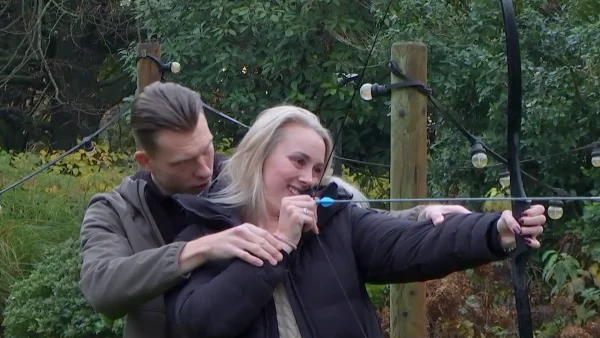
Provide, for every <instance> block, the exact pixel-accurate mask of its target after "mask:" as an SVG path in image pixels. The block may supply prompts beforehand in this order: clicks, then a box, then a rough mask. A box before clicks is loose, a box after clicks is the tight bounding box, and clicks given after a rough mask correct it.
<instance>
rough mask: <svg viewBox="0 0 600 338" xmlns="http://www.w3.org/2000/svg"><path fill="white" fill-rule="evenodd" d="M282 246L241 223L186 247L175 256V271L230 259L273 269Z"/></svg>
mask: <svg viewBox="0 0 600 338" xmlns="http://www.w3.org/2000/svg"><path fill="white" fill-rule="evenodd" d="M282 245H283V243H281V241H279V240H278V239H276V238H275V237H274V236H273V235H272V234H270V233H269V232H268V231H266V230H263V229H261V228H259V227H257V226H255V225H252V224H250V223H244V224H242V225H239V226H236V227H234V228H231V229H228V230H225V231H221V232H219V233H216V234H212V235H208V236H204V237H200V238H198V239H196V240H193V241H191V242H189V243H187V244H186V245H185V246H184V248H183V250H181V254H180V255H179V267H180V270H181V271H182V273H184V274H185V273H187V272H189V271H192V270H193V269H195V268H196V267H198V266H199V265H202V264H203V263H205V262H207V261H214V260H224V259H230V258H234V257H237V258H240V259H242V260H244V261H246V262H248V263H250V264H253V265H256V266H262V265H263V264H264V262H263V260H267V261H269V263H271V265H277V263H278V262H280V261H281V260H282V259H283V255H282V254H281V252H280V250H282V249H283V246H282Z"/></svg>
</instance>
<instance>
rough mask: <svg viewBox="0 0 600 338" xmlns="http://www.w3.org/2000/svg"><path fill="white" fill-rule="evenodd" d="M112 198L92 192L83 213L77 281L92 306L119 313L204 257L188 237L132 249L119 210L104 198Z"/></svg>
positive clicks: (113, 315)
mask: <svg viewBox="0 0 600 338" xmlns="http://www.w3.org/2000/svg"><path fill="white" fill-rule="evenodd" d="M111 198H112V196H110V195H108V194H99V195H96V196H94V197H93V198H92V199H91V201H90V205H89V208H88V209H87V211H86V213H85V216H84V219H83V223H82V227H81V233H80V236H81V255H82V260H83V262H82V267H81V275H80V277H81V280H80V287H81V291H82V292H83V295H84V296H85V298H86V300H87V301H88V302H89V304H90V305H91V306H92V308H94V310H96V311H98V312H99V313H102V314H104V315H105V316H107V317H109V318H120V317H123V316H124V315H125V314H126V313H127V312H129V311H130V310H131V309H133V308H135V307H138V306H140V305H141V304H142V303H144V302H146V301H149V300H151V299H153V298H155V297H158V296H160V295H161V294H163V293H164V292H165V291H166V290H168V289H169V288H171V287H172V286H174V285H176V284H177V283H178V282H180V281H182V280H184V279H185V274H186V273H187V272H188V271H190V270H191V269H193V268H194V267H195V266H197V265H199V264H201V262H202V260H201V259H200V257H199V255H194V254H193V252H194V249H196V248H194V247H193V246H192V243H189V244H188V245H186V243H184V242H176V243H172V244H169V245H165V246H163V247H160V248H153V249H148V250H145V251H141V252H138V253H134V252H133V250H132V249H131V246H130V244H129V241H128V239H127V237H126V234H125V232H124V229H123V224H122V221H121V219H120V217H119V215H118V213H117V212H116V211H115V209H114V208H113V207H112V206H111V204H110V203H109V202H108V199H111ZM184 247H186V250H185V252H184V253H183V255H182V251H183V250H184ZM190 251H191V252H192V253H190ZM180 255H181V257H182V258H185V260H184V261H180ZM182 267H185V270H187V271H185V270H183V269H182Z"/></svg>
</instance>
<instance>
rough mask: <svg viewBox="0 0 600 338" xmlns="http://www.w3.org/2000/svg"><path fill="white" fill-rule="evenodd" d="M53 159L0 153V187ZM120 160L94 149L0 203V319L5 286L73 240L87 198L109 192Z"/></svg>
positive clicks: (121, 173)
mask: <svg viewBox="0 0 600 338" xmlns="http://www.w3.org/2000/svg"><path fill="white" fill-rule="evenodd" d="M59 155H61V153H59V152H53V153H50V154H48V153H46V152H45V151H43V150H42V151H40V152H39V153H32V152H29V153H18V154H15V153H13V152H6V151H1V150H0V187H2V188H4V187H7V186H8V185H9V184H12V183H13V182H16V181H18V180H19V179H21V178H22V177H25V176H26V175H28V174H29V173H31V172H32V171H34V170H36V169H38V168H39V167H40V166H41V165H43V163H47V162H48V161H51V160H52V159H54V158H56V157H57V156H59ZM123 158H124V156H123V155H119V154H115V153H112V152H109V151H108V149H107V148H106V147H105V146H103V145H96V149H95V151H94V152H91V153H85V152H83V151H80V152H76V153H74V154H71V155H69V156H67V157H65V158H64V159H63V160H62V161H61V162H59V163H58V164H57V165H55V166H53V167H51V168H50V169H49V170H46V171H44V172H42V173H41V174H39V175H37V176H35V177H34V178H32V179H30V180H28V181H27V182H25V183H24V184H22V185H21V186H19V187H17V188H15V189H12V190H10V191H9V192H7V193H5V194H3V195H2V196H1V197H0V313H2V309H3V304H4V300H5V299H6V297H7V296H8V289H9V286H10V285H12V284H13V283H15V282H16V281H18V280H20V279H22V278H24V277H26V276H27V274H28V273H29V272H30V271H31V268H32V263H34V262H36V261H38V260H39V259H40V258H41V257H43V252H44V250H46V249H47V248H48V247H52V246H54V245H56V244H58V243H61V242H63V241H65V240H66V239H68V238H75V237H77V236H78V234H79V226H80V223H81V219H82V216H83V213H84V210H85V207H86V205H87V202H88V201H89V199H90V197H91V196H92V195H93V194H95V193H97V192H100V191H107V190H110V189H112V188H113V187H114V186H115V185H116V184H118V183H119V182H120V180H121V179H122V178H123V177H124V176H125V175H126V173H125V172H124V171H125V170H123V169H120V167H116V166H115V165H114V164H115V160H117V161H119V160H123ZM0 320H1V316H0ZM0 335H1V334H0Z"/></svg>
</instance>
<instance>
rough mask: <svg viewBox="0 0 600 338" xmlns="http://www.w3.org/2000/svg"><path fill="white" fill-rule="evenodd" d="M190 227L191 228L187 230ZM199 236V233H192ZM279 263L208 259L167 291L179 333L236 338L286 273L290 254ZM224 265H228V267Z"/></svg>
mask: <svg viewBox="0 0 600 338" xmlns="http://www.w3.org/2000/svg"><path fill="white" fill-rule="evenodd" d="M186 230H188V229H186ZM192 237H196V236H192ZM282 253H283V255H284V258H283V260H282V261H281V262H279V264H277V265H276V266H272V265H271V264H269V263H268V262H265V264H264V265H263V266H261V267H257V266H254V265H251V264H249V263H247V262H245V261H243V260H241V259H237V258H236V259H233V260H230V261H229V262H227V261H220V262H208V263H206V264H204V265H202V266H201V267H199V268H197V269H196V270H194V271H193V272H192V274H191V276H190V278H189V280H187V281H186V282H184V283H182V284H181V285H180V286H177V287H176V288H174V289H172V290H171V291H169V292H168V293H166V294H165V300H166V307H167V316H168V320H169V322H170V323H171V326H172V327H174V331H176V332H177V334H178V336H187V337H207V338H208V337H233V336H238V335H240V334H241V333H243V332H244V330H246V329H247V327H248V325H250V324H251V323H252V321H253V320H254V319H255V317H256V316H257V315H258V314H259V313H260V311H262V309H263V307H265V306H266V305H267V303H268V302H269V301H270V299H271V298H272V297H273V290H274V289H275V286H276V285H277V283H280V282H282V281H283V279H284V276H285V274H286V266H287V254H286V253H285V252H282ZM223 264H229V265H228V266H227V268H225V270H223V269H222V266H223Z"/></svg>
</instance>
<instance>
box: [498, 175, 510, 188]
mask: <svg viewBox="0 0 600 338" xmlns="http://www.w3.org/2000/svg"><path fill="white" fill-rule="evenodd" d="M498 181H500V185H501V186H502V188H507V187H508V186H510V175H505V176H500V179H499V180H498Z"/></svg>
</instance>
